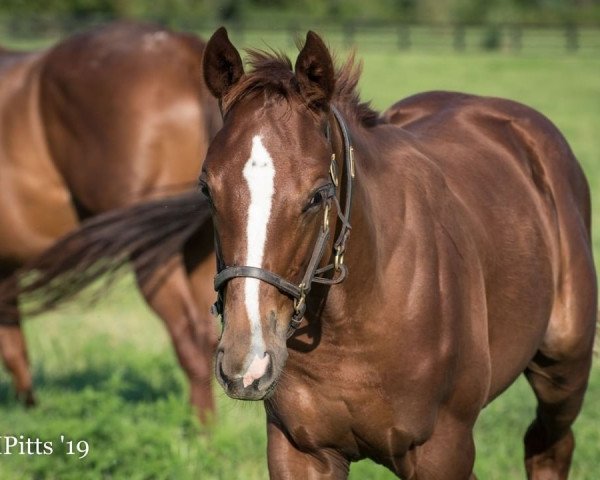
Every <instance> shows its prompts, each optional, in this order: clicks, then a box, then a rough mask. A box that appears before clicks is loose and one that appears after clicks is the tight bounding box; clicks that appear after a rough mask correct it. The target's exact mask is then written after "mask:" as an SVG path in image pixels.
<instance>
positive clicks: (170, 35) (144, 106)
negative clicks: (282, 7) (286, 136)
mask: <svg viewBox="0 0 600 480" xmlns="http://www.w3.org/2000/svg"><path fill="white" fill-rule="evenodd" d="M204 46H205V44H204V42H202V41H201V40H200V39H198V38H196V37H194V36H192V35H187V34H181V33H174V32H171V31H169V30H165V29H163V28H158V27H154V26H149V25H140V24H135V23H116V24H112V25H108V26H106V27H102V28H99V29H96V30H93V31H90V32H87V33H83V34H79V35H75V36H73V37H71V38H69V39H67V40H65V41H63V42H62V43H60V44H58V45H57V46H55V47H54V48H51V49H49V50H47V51H43V52H39V53H16V52H9V51H3V52H1V53H0V277H8V276H10V275H11V274H12V273H13V272H14V270H15V269H16V268H17V267H19V266H20V265H21V264H23V263H24V262H26V261H28V260H30V259H31V258H33V257H35V256H36V255H38V254H40V253H41V252H42V251H43V250H45V249H46V248H47V247H48V246H49V245H51V244H52V243H53V242H54V241H55V240H56V239H57V238H58V237H60V236H62V235H63V234H65V233H66V232H68V231H70V230H71V229H73V228H75V227H76V226H77V225H78V223H79V222H80V221H81V220H83V219H85V218H87V217H89V216H91V215H95V214H98V213H101V212H105V211H108V210H111V209H114V208H117V207H122V206H125V205H128V204H131V203H132V202H136V201H138V200H140V199H141V198H147V197H153V196H157V195H165V194H167V193H174V192H181V191H183V190H186V189H188V188H189V187H190V186H191V185H194V184H195V179H196V178H197V175H198V171H199V169H200V165H201V162H202V159H203V158H204V156H205V153H206V148H207V145H208V142H209V140H210V138H211V137H212V136H213V135H214V132H215V131H216V130H217V128H218V127H219V126H220V122H221V118H220V115H219V110H218V106H217V103H216V101H215V100H214V98H213V97H212V96H211V95H210V93H209V92H208V91H207V89H206V86H205V85H204V80H203V76H202V53H203V50H204ZM199 235H200V234H199ZM202 235H204V237H202V236H200V237H199V238H198V239H197V240H198V241H197V242H196V251H195V257H194V258H193V259H192V258H187V260H188V262H187V263H188V264H187V265H184V263H185V260H186V259H184V258H183V256H181V255H180V256H179V258H174V259H172V263H171V265H170V266H171V267H172V268H171V269H170V270H169V273H168V275H166V274H165V275H164V278H162V280H163V281H162V283H161V285H160V287H157V288H155V289H153V291H152V292H150V291H148V290H147V289H146V287H145V285H141V287H142V290H143V293H144V295H145V296H146V299H147V301H148V303H149V304H150V306H151V307H152V308H153V309H154V311H155V312H156V313H157V314H158V315H159V316H160V317H161V318H162V319H163V320H164V322H165V324H166V326H167V329H168V331H169V334H170V335H171V338H172V341H173V344H174V346H175V349H176V351H177V355H178V357H179V361H180V363H181V365H182V366H183V368H184V370H185V372H186V374H187V376H188V377H189V380H190V383H191V400H192V403H193V404H194V405H195V406H196V407H197V408H198V409H199V411H204V410H211V409H212V408H213V399H212V394H211V391H210V381H209V379H210V377H211V371H212V368H211V366H210V365H211V358H212V355H213V352H214V345H215V344H216V333H215V332H213V330H214V326H213V322H212V318H211V317H210V315H209V313H208V312H209V306H210V303H212V300H213V299H214V293H213V291H212V285H211V282H210V280H208V281H207V279H210V278H211V277H212V272H213V271H214V258H213V257H212V243H213V234H212V230H211V229H210V228H208V231H207V232H204V234H202ZM186 268H187V269H188V270H192V271H191V272H189V275H188V272H186ZM14 301H15V299H13V302H14ZM207 317H208V318H207ZM0 323H1V324H2V325H1V326H0V352H1V354H2V360H3V361H4V363H5V365H6V366H7V367H8V369H9V370H10V372H11V373H12V375H13V378H14V383H15V386H16V390H17V393H18V395H19V396H20V397H22V398H23V399H24V400H25V402H27V403H33V401H34V397H33V390H32V381H31V375H30V372H29V367H28V363H27V354H26V348H25V341H24V338H23V334H22V332H21V328H20V323H19V315H18V312H16V314H14V315H11V316H10V318H8V317H7V316H5V317H3V318H0Z"/></svg>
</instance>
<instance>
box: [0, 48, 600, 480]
mask: <svg viewBox="0 0 600 480" xmlns="http://www.w3.org/2000/svg"><path fill="white" fill-rule="evenodd" d="M358 56H359V57H361V58H363V59H364V64H365V69H364V74H363V77H362V82H361V91H362V97H363V99H372V100H373V103H374V105H375V106H376V107H377V108H381V109H384V108H385V107H386V106H388V105H389V104H391V103H392V102H393V101H395V100H397V99H400V98H402V97H404V96H407V95H410V94H412V93H416V92H420V91H424V90H429V89H447V90H461V91H467V92H472V93H479V94H486V95H494V96H503V97H508V98H511V99H514V100H518V101H521V102H523V103H526V104H528V105H530V106H533V107H535V108H537V109H538V110H540V111H541V112H543V113H544V114H546V115H547V116H548V117H549V118H550V119H552V120H553V121H554V122H555V123H556V124H557V125H558V127H559V128H560V129H561V130H562V132H563V133H564V134H565V136H566V137H567V139H568V140H569V142H570V144H571V146H572V148H573V150H574V151H575V154H576V156H577V157H578V158H579V160H580V161H581V163H582V164H583V166H584V169H585V171H586V173H587V175H588V179H589V181H590V184H591V188H592V192H593V194H594V196H593V208H594V224H595V225H598V223H600V197H599V196H600V137H599V136H598V129H599V127H600V84H598V78H599V75H600V60H598V59H597V58H594V57H592V56H585V55H575V56H567V55H564V56H556V57H528V56H525V55H521V56H507V55H503V54H472V53H465V54H460V55H459V54H450V53H449V54H439V53H438V54H431V53H430V54H423V53H401V52H398V51H396V50H388V49H382V51H377V50H375V51H373V50H369V51H368V52H365V53H361V51H360V50H359V51H358ZM343 57H344V55H343V54H341V55H340V58H341V59H343ZM594 247H595V252H596V258H597V259H598V258H599V255H600V230H598V229H596V230H595V232H594ZM350 274H351V273H350ZM25 330H26V334H27V338H28V340H29V349H30V356H31V361H32V366H33V370H34V375H35V383H36V388H37V397H38V401H39V406H38V408H36V409H35V410H31V411H27V410H24V409H23V408H22V407H21V406H20V405H18V404H17V403H16V402H15V401H14V400H13V399H12V390H11V388H12V387H11V386H10V381H9V378H8V375H7V374H6V373H5V372H2V373H1V374H0V412H1V413H0V435H15V436H17V437H18V436H19V435H23V437H24V439H27V438H31V439H36V438H39V439H40V440H42V441H52V442H53V444H54V451H53V453H52V454H51V455H35V456H28V455H19V454H18V453H16V452H17V450H13V452H14V453H13V454H12V455H6V454H4V451H3V450H1V449H0V453H1V454H2V455H0V478H2V479H5V478H6V479H13V478H15V479H17V478H18V479H23V478H24V479H26V478H32V479H33V478H35V479H45V478H48V479H53V478H60V479H69V478H73V479H75V478H77V479H86V478H89V479H97V478H130V479H146V478H165V479H166V478H174V479H175V478H176V479H188V478H189V479H192V478H199V479H202V480H204V479H238V478H239V479H244V480H245V479H262V478H266V475H267V473H266V456H265V442H266V436H265V431H264V430H265V429H264V413H263V411H262V406H261V405H260V404H249V403H242V402H237V401H233V400H230V399H228V398H226V397H225V395H224V394H223V393H222V392H221V390H220V388H218V387H217V388H216V392H217V397H218V418H217V419H216V421H215V426H214V428H213V429H212V431H208V430H205V429H203V428H202V427H200V426H199V425H198V423H197V421H196V419H195V417H194V415H193V413H192V412H191V409H190V408H189V407H188V406H187V393H186V391H185V388H186V386H185V381H184V377H183V374H182V373H181V372H180V370H179V368H178V367H177V362H176V359H175V356H174V354H173V352H172V349H171V346H170V342H169V341H168V339H167V336H166V333H165V332H164V330H163V327H162V325H161V324H159V322H158V321H157V320H156V318H154V317H153V316H152V314H151V313H150V312H149V311H148V309H147V307H146V306H145V305H144V304H143V302H142V300H141V299H140V296H139V294H138V293H137V292H136V291H135V287H134V286H133V282H132V280H131V279H130V278H126V279H124V280H123V281H122V282H120V283H119V284H118V286H117V287H116V288H114V289H113V290H112V291H111V292H110V293H109V294H108V295H107V297H106V298H105V299H104V300H103V301H102V302H100V303H98V304H97V305H95V306H94V307H91V308H89V307H83V306H78V305H70V306H67V307H66V308H64V309H63V310H61V311H59V312H53V313H50V314H47V315H44V316H40V317H37V318H34V319H31V320H30V321H28V322H26V328H25ZM534 405H535V404H534V399H533V395H532V393H531V391H530V389H529V387H528V386H527V385H526V383H525V381H523V380H520V381H519V382H517V384H516V385H514V386H513V387H512V388H511V389H510V390H509V391H508V392H507V393H506V394H505V395H504V396H502V397H501V398H500V399H498V400H497V401H496V402H494V403H493V404H492V405H491V406H490V407H488V408H487V409H486V410H485V411H484V413H483V415H482V416H481V417H480V421H479V423H478V428H477V452H478V455H477V463H476V473H477V474H478V476H479V478H481V479H492V480H493V479H498V480H500V479H502V480H504V479H519V478H524V468H523V465H522V436H523V434H524V431H525V429H526V427H527V425H528V424H529V422H530V421H531V420H532V419H533V415H534V408H535V407H534ZM599 412H600V368H599V367H598V366H596V367H595V368H594V370H593V373H592V379H591V383H590V387H589V390H588V394H587V400H586V403H585V405H584V410H583V413H582V415H581V416H580V417H579V419H578V421H577V423H576V425H575V434H576V440H577V448H576V450H575V456H574V461H573V467H572V474H571V478H572V479H575V480H585V479H589V480H591V479H594V478H597V465H598V457H599V455H600V428H599V426H600V413H599ZM61 435H64V437H66V439H68V440H74V441H75V442H77V441H79V440H85V441H87V442H88V443H89V453H88V455H87V456H86V457H85V458H83V459H78V458H77V455H68V454H67V451H66V448H65V446H64V445H61V444H60V442H59V438H60V436H61ZM0 440H2V439H0ZM2 445H3V444H2V443H0V447H1V446H2ZM351 478H354V479H386V478H393V477H392V475H391V474H390V473H388V472H387V471H386V470H385V469H384V468H382V467H379V466H377V465H375V464H373V463H371V462H361V463H359V464H355V465H354V466H353V468H352V471H351Z"/></svg>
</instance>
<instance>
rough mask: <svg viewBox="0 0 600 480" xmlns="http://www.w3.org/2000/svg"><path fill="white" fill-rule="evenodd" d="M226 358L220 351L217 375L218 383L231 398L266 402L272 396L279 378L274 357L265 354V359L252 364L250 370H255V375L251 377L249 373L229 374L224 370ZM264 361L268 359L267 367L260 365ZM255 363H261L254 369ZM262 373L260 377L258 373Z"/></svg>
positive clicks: (220, 350) (216, 368)
mask: <svg viewBox="0 0 600 480" xmlns="http://www.w3.org/2000/svg"><path fill="white" fill-rule="evenodd" d="M224 356H225V352H224V350H222V349H219V350H218V351H217V358H216V361H215V375H216V377H217V381H218V382H219V384H220V385H221V387H223V390H225V393H226V394H227V395H228V396H229V397H231V398H235V399H238V400H265V399H267V398H269V397H270V396H271V394H272V393H273V391H274V390H275V386H276V385H277V378H278V375H277V374H276V373H275V368H274V358H273V356H272V355H270V354H269V353H265V356H264V357H263V359H260V360H258V362H254V361H253V362H252V364H251V365H250V367H249V369H248V370H249V371H250V370H253V369H254V372H255V373H254V375H250V374H249V373H248V372H246V374H244V375H240V374H237V375H231V374H228V373H227V371H226V369H225V368H224ZM256 358H258V357H256ZM264 359H266V365H260V363H259V362H263V361H265V360H264ZM255 363H259V366H258V367H253V365H254V364H255ZM257 369H258V370H257ZM261 371H262V372H263V373H262V374H260V375H259V374H258V373H256V372H261Z"/></svg>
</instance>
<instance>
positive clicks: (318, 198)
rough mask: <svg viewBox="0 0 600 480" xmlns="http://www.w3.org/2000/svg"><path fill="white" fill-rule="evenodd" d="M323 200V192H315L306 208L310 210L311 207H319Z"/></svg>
mask: <svg viewBox="0 0 600 480" xmlns="http://www.w3.org/2000/svg"><path fill="white" fill-rule="evenodd" d="M323 200H325V197H324V196H323V192H317V193H315V194H314V195H313V197H312V198H311V199H310V204H309V205H308V207H309V208H311V207H316V206H317V205H321V203H323Z"/></svg>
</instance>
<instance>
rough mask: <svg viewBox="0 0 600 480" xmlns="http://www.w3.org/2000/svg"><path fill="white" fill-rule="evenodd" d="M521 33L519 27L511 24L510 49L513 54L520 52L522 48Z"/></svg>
mask: <svg viewBox="0 0 600 480" xmlns="http://www.w3.org/2000/svg"><path fill="white" fill-rule="evenodd" d="M522 38H523V32H522V30H521V26H520V25H517V24H513V25H511V27H510V49H511V50H512V51H514V52H517V53H518V52H520V51H521V47H522V41H521V40H522Z"/></svg>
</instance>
